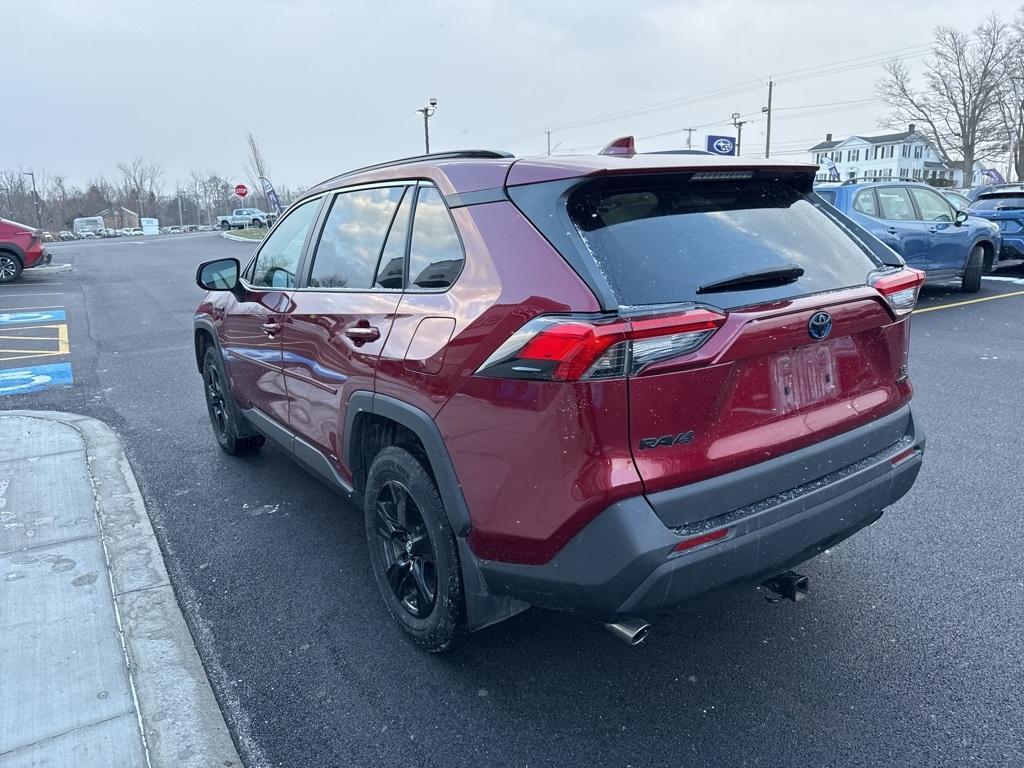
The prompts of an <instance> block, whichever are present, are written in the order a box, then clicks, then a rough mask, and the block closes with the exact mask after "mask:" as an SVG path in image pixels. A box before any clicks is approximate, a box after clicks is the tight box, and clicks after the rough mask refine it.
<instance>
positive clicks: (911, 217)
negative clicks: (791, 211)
mask: <svg viewBox="0 0 1024 768" xmlns="http://www.w3.org/2000/svg"><path fill="white" fill-rule="evenodd" d="M815 191H816V192H817V193H818V195H819V196H821V197H822V198H823V199H824V200H825V201H826V202H828V203H831V204H832V205H833V206H834V207H835V208H837V209H838V210H839V211H841V212H842V213H844V214H845V215H846V216H848V217H849V218H850V219H852V220H853V221H854V222H855V223H856V224H857V225H858V226H859V227H860V228H862V229H864V230H867V232H869V233H871V234H872V235H874V236H875V237H877V238H878V239H879V240H881V241H882V242H883V243H885V244H886V245H888V246H889V247H890V248H892V249H893V250H894V251H896V253H898V254H899V255H900V256H902V257H903V259H904V260H905V261H906V263H907V264H908V265H909V266H911V267H913V268H915V269H919V270H921V271H922V272H924V273H925V274H926V275H927V278H928V280H949V279H959V280H960V285H961V289H962V290H963V291H964V292H966V293H976V292H977V291H979V290H980V289H981V277H982V275H983V274H984V273H985V272H987V271H990V270H991V269H992V268H993V266H994V264H995V260H996V258H997V257H998V254H999V246H1000V241H1001V240H1000V236H999V230H998V228H996V227H993V226H992V225H991V224H989V222H987V221H985V220H983V219H978V218H974V217H972V216H968V214H967V213H966V212H965V211H960V210H957V209H955V208H954V207H953V206H952V205H950V203H949V201H948V200H947V199H946V198H945V197H943V196H942V195H941V194H939V192H937V191H936V190H935V189H934V188H932V187H930V186H928V185H927V184H920V183H916V182H912V181H878V182H869V181H864V182H858V181H847V182H844V183H842V184H825V185H821V186H818V187H816V188H815Z"/></svg>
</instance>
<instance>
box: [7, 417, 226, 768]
mask: <svg viewBox="0 0 1024 768" xmlns="http://www.w3.org/2000/svg"><path fill="white" fill-rule="evenodd" d="M3 415H5V416H21V417H28V418H36V419H45V420H49V421H54V422H58V423H61V424H65V425H67V426H69V427H71V428H72V429H74V430H76V431H77V432H78V433H79V434H80V435H81V437H82V440H83V442H84V443H85V451H86V457H87V461H88V466H89V474H90V475H91V482H92V488H93V497H94V499H95V510H96V518H97V521H98V523H99V528H100V538H101V542H102V545H103V549H104V554H105V556H106V561H107V567H108V570H109V573H110V583H111V587H112V591H113V595H114V605H115V609H116V612H117V620H118V623H119V625H120V629H121V641H122V645H123V648H124V652H125V657H126V660H127V663H128V675H129V678H130V681H131V685H132V688H133V691H134V694H135V698H136V702H137V705H138V710H139V715H140V718H141V721H142V728H143V738H144V741H145V746H146V749H147V752H148V758H149V764H150V765H151V766H155V767H156V768H164V767H165V766H166V767H167V768H170V767H171V766H174V767H175V768H179V767H183V766H196V768H200V767H202V768H206V766H223V767H224V768H227V767H228V766H241V765H242V761H241V759H240V758H239V756H238V752H237V750H236V749H235V745H234V742H233V741H232V740H231V736H230V734H229V733H228V729H227V725H226V724H225V722H224V716H223V714H222V713H221V710H220V707H219V706H218V704H217V700H216V698H215V697H214V694H213V690H212V688H211V687H210V683H209V680H208V679H207V676H206V671H205V670H204V668H203V665H202V662H201V661H200V659H199V654H198V652H197V651H196V647H195V643H194V642H193V639H192V635H191V634H190V633H189V629H188V626H187V625H186V623H185V618H184V616H182V613H181V610H180V608H179V607H178V603H177V600H176V599H175V597H174V593H173V591H172V590H171V586H170V581H169V579H168V577H167V571H166V569H165V567H164V561H163V556H162V555H161V553H160V548H159V546H158V545H157V541H156V536H155V535H154V533H153V527H152V525H151V523H150V520H149V515H148V514H147V512H146V507H145V503H144V502H143V499H142V494H141V493H140V492H139V488H138V485H137V483H136V481H135V475H134V474H133V473H132V469H131V466H130V465H129V464H128V459H127V458H126V457H125V455H124V450H123V448H122V446H121V441H120V439H119V438H118V437H117V435H116V434H115V433H114V431H113V430H112V429H111V428H110V427H109V426H107V425H106V424H104V423H103V422H101V421H98V420H96V419H92V418H89V417H87V416H80V415H77V414H72V413H61V412H57V411H4V412H3Z"/></svg>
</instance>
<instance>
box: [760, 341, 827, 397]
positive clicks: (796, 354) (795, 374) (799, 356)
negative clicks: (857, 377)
mask: <svg viewBox="0 0 1024 768" xmlns="http://www.w3.org/2000/svg"><path fill="white" fill-rule="evenodd" d="M772 379H773V387H772V405H773V406H774V408H775V410H776V411H777V412H779V413H790V412H792V411H798V410H800V409H801V408H806V407H807V406H810V405H815V404H817V403H820V402H822V401H823V400H827V399H828V398H830V397H832V396H833V395H835V394H836V392H838V391H839V372H838V370H837V367H836V361H835V355H834V353H833V351H832V345H831V342H825V343H823V344H814V345H812V346H807V347H798V348H797V349H792V350H790V351H788V352H786V353H784V354H781V355H779V356H778V357H776V358H775V360H773V361H772Z"/></svg>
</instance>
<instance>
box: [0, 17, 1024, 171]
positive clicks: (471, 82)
mask: <svg viewBox="0 0 1024 768" xmlns="http://www.w3.org/2000/svg"><path fill="white" fill-rule="evenodd" d="M1019 5H1020V2H1019V0H1017V1H1016V2H999V1H998V0H982V2H981V3H978V2H964V1H960V0H927V1H924V0H902V1H900V2H893V1H892V0H884V1H877V0H861V2H857V3H831V4H826V3H822V2H801V1H798V0H771V2H767V1H762V2H754V1H752V0H748V1H746V2H744V1H742V0H719V1H718V2H703V1H697V0H693V1H686V2H684V1H678V2H661V1H660V0H635V1H634V2H623V1H622V0H619V1H618V2H605V0H591V1H590V2H543V1H539V0H538V1H533V0H514V1H512V0H510V1H508V2H497V1H496V0H472V1H466V2H457V1H456V0H419V2H404V0H374V1H373V2H345V1H343V0H342V1H338V2H331V1H330V0H272V1H271V0H244V1H242V0H236V1H235V2H221V1H220V0H217V1H211V0H204V1H198V0H172V1H170V2H168V0H160V1H159V2H150V1H149V0H136V1H135V2H122V1H121V0H0V26H2V28H3V29H4V30H5V34H4V57H3V59H4V68H3V73H2V83H3V85H2V94H3V103H4V107H3V110H2V114H3V117H2V118H0V168H9V167H17V166H22V167H24V168H32V169H36V170H46V171H48V172H49V173H51V174H53V173H62V174H64V175H65V176H66V177H67V178H68V179H69V180H70V181H71V182H73V183H76V184H84V183H85V182H86V181H87V180H88V179H90V178H92V177H94V176H98V175H100V174H106V175H107V176H108V177H114V176H116V170H115V164H116V163H117V162H118V161H119V160H129V159H131V158H133V157H135V156H137V155H138V156H142V157H143V158H145V159H147V160H155V161H157V162H159V163H160V164H162V165H163V167H164V169H165V176H164V187H165V190H166V189H168V188H170V189H173V187H174V184H175V182H176V180H178V179H181V180H185V179H186V178H187V177H188V174H189V171H191V170H193V169H197V170H213V171H217V172H219V173H221V174H223V175H225V176H227V177H228V178H230V179H232V180H236V179H238V180H241V179H242V164H243V162H244V161H245V157H246V133H247V132H248V131H252V132H253V133H254V134H255V135H256V138H257V140H258V141H259V142H260V144H261V145H262V148H263V151H264V154H265V156H266V160H267V163H268V166H269V168H270V171H271V176H272V179H273V180H274V181H275V182H276V183H278V184H285V185H289V186H299V185H301V186H307V185H310V184H313V183H315V182H317V181H319V180H321V179H323V178H325V177H327V176H331V175H334V174H335V173H338V172H340V171H342V170H346V169H348V168H352V167H354V166H358V165H364V164H367V163H371V162H376V161H380V160H385V159H389V158H394V157H400V156H405V155H411V154H416V153H419V152H421V151H422V150H423V125H422V121H421V119H420V118H419V116H418V115H416V114H415V109H416V108H417V107H419V106H422V105H423V104H424V103H425V102H426V101H427V99H428V98H429V97H436V98H437V99H438V102H439V105H438V110H437V113H436V115H435V116H434V117H433V118H432V119H431V122H430V131H431V148H432V149H434V150H435V151H437V150H444V149H454V148H466V147H487V148H502V149H508V150H509V151H512V152H515V153H516V154H540V153H543V152H544V151H545V150H546V137H545V129H546V128H548V127H549V126H550V127H551V128H553V134H552V143H553V144H555V145H556V146H557V150H556V151H557V152H562V151H564V150H568V149H574V148H583V149H584V151H587V152H591V151H595V148H597V147H599V146H600V145H603V144H604V143H606V142H607V141H608V140H610V139H612V138H614V137H616V136H619V135H623V134H627V133H632V134H634V135H636V136H637V137H644V136H653V135H655V134H665V133H667V132H674V133H669V134H668V135H662V136H657V137H654V138H649V139H643V140H640V141H639V142H638V144H639V148H640V149H641V150H649V149H667V148H673V147H680V146H685V144H686V133H685V132H682V131H681V130H680V129H682V128H686V127H688V126H703V127H699V128H698V129H697V130H696V131H695V132H694V134H693V142H694V145H695V146H701V145H702V144H703V141H704V139H703V137H704V135H705V134H707V133H722V134H729V133H734V131H733V129H732V127H731V126H729V125H727V123H728V122H729V116H730V114H731V113H733V112H740V113H742V114H748V113H749V114H750V115H751V118H760V115H759V112H760V109H761V107H762V106H763V105H764V104H765V101H766V88H765V87H762V86H761V85H760V83H761V82H767V79H768V77H769V75H775V76H777V77H778V81H779V82H778V85H777V86H776V88H775V99H774V106H775V108H776V109H777V110H778V111H777V112H776V119H775V121H774V124H773V129H772V146H773V148H775V150H776V153H795V152H799V151H801V150H804V149H806V148H807V147H808V146H810V145H811V144H813V143H814V142H815V141H817V140H820V139H822V138H824V134H825V133H826V132H832V133H835V134H836V135H837V136H839V135H844V134H848V133H851V132H862V131H867V130H873V129H876V128H877V125H878V120H879V119H880V118H882V117H884V115H885V108H884V106H883V105H882V104H879V103H878V102H876V101H873V96H874V83H875V81H876V80H877V79H878V77H879V76H880V74H881V69H880V67H879V66H878V65H877V64H875V63H871V62H872V60H871V58H870V57H874V58H875V59H876V60H880V59H881V58H882V57H881V56H876V54H886V53H887V52H890V51H895V50H896V49H909V48H910V47H911V46H919V45H921V44H927V43H928V42H930V41H931V38H932V29H933V28H934V27H935V26H936V25H939V24H948V25H955V26H958V27H961V28H965V29H966V28H973V27H974V26H975V25H976V24H977V23H978V22H979V21H980V20H981V17H982V16H983V15H984V14H985V13H987V12H989V11H992V10H994V11H996V12H998V13H999V14H1000V15H1001V16H1003V17H1004V18H1010V17H1012V16H1013V14H1014V12H1015V11H1016V9H1017V7H1019ZM920 50H921V49H920V48H916V49H913V50H910V51H909V52H910V53H911V54H914V53H916V52H918V51H920ZM856 57H868V58H866V59H862V60H861V61H859V62H857V61H855V62H850V63H848V64H841V65H839V67H836V69H842V68H844V67H845V68H846V69H845V71H836V72H833V73H831V74H828V75H824V76H818V77H803V79H799V78H800V76H801V75H802V74H807V73H795V71H796V70H807V69H808V68H814V67H822V66H823V65H828V64H832V63H834V62H844V61H847V60H850V59H854V58H856ZM865 60H866V61H867V62H868V63H869V64H871V65H870V66H868V67H866V68H864V67H862V68H849V67H851V66H852V65H856V64H861V63H863V62H864V61H865ZM920 62H921V58H920V57H919V56H918V57H912V58H910V59H908V63H910V64H911V65H912V66H914V67H915V68H919V66H920ZM785 73H794V74H789V75H788V76H787V75H786V74H785ZM737 84H745V85H748V86H750V89H749V90H742V91H741V90H739V89H735V88H732V89H730V86H734V85H737ZM723 90H731V91H732V92H731V93H729V94H728V95H722V94H721V93H719V95H717V96H715V97H714V98H706V99H704V100H700V101H695V100H694V99H692V98H690V99H689V102H690V103H682V104H676V105H674V106H671V107H670V108H662V109H649V110H647V111H646V112H639V113H638V112H637V110H638V108H642V107H644V106H645V105H659V104H661V103H663V102H667V101H672V100H675V101H684V102H685V100H687V97H692V96H693V95H695V94H702V93H706V92H709V91H718V92H721V91H723ZM836 102H844V103H841V104H836ZM846 102H854V103H846ZM809 105H828V106H809ZM803 107H808V108H806V109H803ZM630 110H633V113H632V114H628V115H625V116H622V117H619V118H617V119H614V120H607V121H603V122H598V123H594V122H590V123H589V124H580V123H583V122H584V121H588V120H591V119H592V118H598V117H602V116H604V115H610V114H617V113H622V112H628V111H630ZM709 123H710V124H711V125H707V124H709ZM572 124H575V125H572ZM560 126H569V127H560ZM743 144H744V154H748V153H755V152H757V153H763V151H764V121H763V120H761V119H756V121H755V122H751V123H749V124H748V125H746V126H744V127H743ZM786 156H787V157H793V158H795V159H803V157H804V156H803V155H801V154H786Z"/></svg>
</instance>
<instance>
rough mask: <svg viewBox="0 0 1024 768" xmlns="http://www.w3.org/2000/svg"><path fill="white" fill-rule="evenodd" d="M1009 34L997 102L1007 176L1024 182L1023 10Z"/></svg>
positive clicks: (1018, 14)
mask: <svg viewBox="0 0 1024 768" xmlns="http://www.w3.org/2000/svg"><path fill="white" fill-rule="evenodd" d="M1007 34H1008V40H1007V41H1006V49H1005V55H1004V58H1003V72H1002V77H1001V78H1000V85H999V98H998V100H997V106H998V108H999V127H1000V130H1001V132H1002V134H1003V137H1004V141H1005V147H1004V149H1005V150H1006V152H1007V154H1008V155H1009V162H1008V163H1007V173H1006V177H1007V179H1011V178H1013V177H1014V176H1016V178H1017V180H1018V181H1024V8H1022V9H1021V10H1019V11H1018V12H1017V17H1016V19H1015V20H1014V23H1013V26H1012V27H1010V29H1009V30H1008V32H1007Z"/></svg>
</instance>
